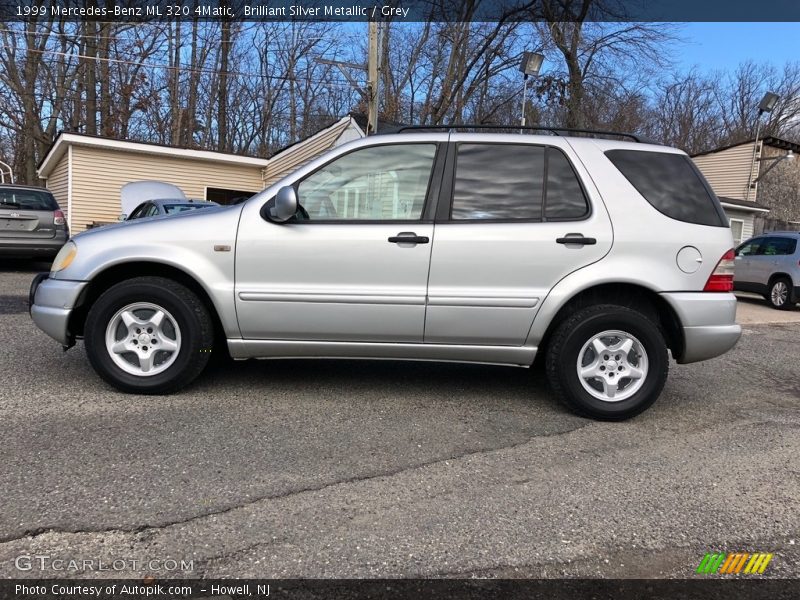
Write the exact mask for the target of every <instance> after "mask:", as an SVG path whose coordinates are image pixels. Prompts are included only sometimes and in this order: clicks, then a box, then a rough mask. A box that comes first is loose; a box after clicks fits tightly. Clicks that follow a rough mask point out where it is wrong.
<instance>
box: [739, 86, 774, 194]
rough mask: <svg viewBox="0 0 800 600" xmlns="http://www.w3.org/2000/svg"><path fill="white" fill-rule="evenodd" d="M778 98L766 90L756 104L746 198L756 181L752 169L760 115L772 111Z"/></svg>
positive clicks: (756, 147) (756, 150)
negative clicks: (754, 137)
mask: <svg viewBox="0 0 800 600" xmlns="http://www.w3.org/2000/svg"><path fill="white" fill-rule="evenodd" d="M779 98H780V96H778V94H775V93H773V92H767V93H766V94H764V97H763V98H762V99H761V103H760V104H759V105H758V117H756V140H755V141H754V142H753V157H752V158H751V160H750V175H749V176H748V178H747V189H746V191H745V199H746V200H750V190H751V189H754V188H755V183H756V182H757V181H758V178H756V179H755V181H754V180H753V169H755V166H756V154H757V153H758V137H759V135H760V134H761V115H763V114H764V113H770V112H772V109H773V108H775V105H776V104H777V103H778V99H779Z"/></svg>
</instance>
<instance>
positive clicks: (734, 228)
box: [730, 219, 744, 246]
mask: <svg viewBox="0 0 800 600" xmlns="http://www.w3.org/2000/svg"><path fill="white" fill-rule="evenodd" d="M730 224H731V233H732V234H733V245H734V246H738V245H739V244H741V243H742V231H743V230H744V221H742V220H741V219H730Z"/></svg>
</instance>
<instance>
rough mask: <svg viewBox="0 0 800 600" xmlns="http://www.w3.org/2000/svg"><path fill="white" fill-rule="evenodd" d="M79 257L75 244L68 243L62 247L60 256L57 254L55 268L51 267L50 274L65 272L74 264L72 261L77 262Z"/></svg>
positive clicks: (59, 252) (54, 262)
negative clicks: (76, 259)
mask: <svg viewBox="0 0 800 600" xmlns="http://www.w3.org/2000/svg"><path fill="white" fill-rule="evenodd" d="M77 255H78V247H77V246H76V245H75V242H67V243H66V244H64V245H63V246H62V247H61V250H59V251H58V254H56V258H55V260H54V261H53V266H52V267H50V272H51V273H56V272H58V271H63V270H64V269H66V268H67V267H68V266H70V264H72V261H73V260H75V257H76V256H77Z"/></svg>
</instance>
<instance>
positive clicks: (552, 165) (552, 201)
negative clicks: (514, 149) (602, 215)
mask: <svg viewBox="0 0 800 600" xmlns="http://www.w3.org/2000/svg"><path fill="white" fill-rule="evenodd" d="M546 196H547V200H546V202H545V209H544V216H545V217H546V218H547V220H548V221H557V220H559V219H579V218H581V217H583V216H585V215H586V214H587V213H588V212H589V205H588V204H587V203H586V196H585V195H584V194H583V188H582V187H581V184H580V182H579V181H578V176H577V175H576V174H575V171H573V170H572V165H570V164H569V160H567V157H566V156H564V154H563V153H562V152H560V151H559V150H556V149H555V148H548V149H547V192H546Z"/></svg>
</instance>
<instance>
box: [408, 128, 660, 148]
mask: <svg viewBox="0 0 800 600" xmlns="http://www.w3.org/2000/svg"><path fill="white" fill-rule="evenodd" d="M454 129H513V130H515V131H519V132H522V131H546V132H549V133H551V134H553V135H563V134H564V133H567V134H569V133H587V134H591V135H593V136H601V135H602V136H616V137H622V138H630V139H632V140H633V141H634V142H637V143H640V144H646V143H651V142H649V140H647V139H646V138H644V137H642V136H639V135H636V134H633V133H623V132H620V131H604V130H602V129H575V128H573V127H545V126H529V125H526V126H519V125H484V124H477V125H470V124H468V123H466V124H460V125H455V124H450V125H407V126H405V127H401V128H400V129H398V130H397V133H404V132H408V131H425V130H428V131H436V130H445V131H452V130H454Z"/></svg>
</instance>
